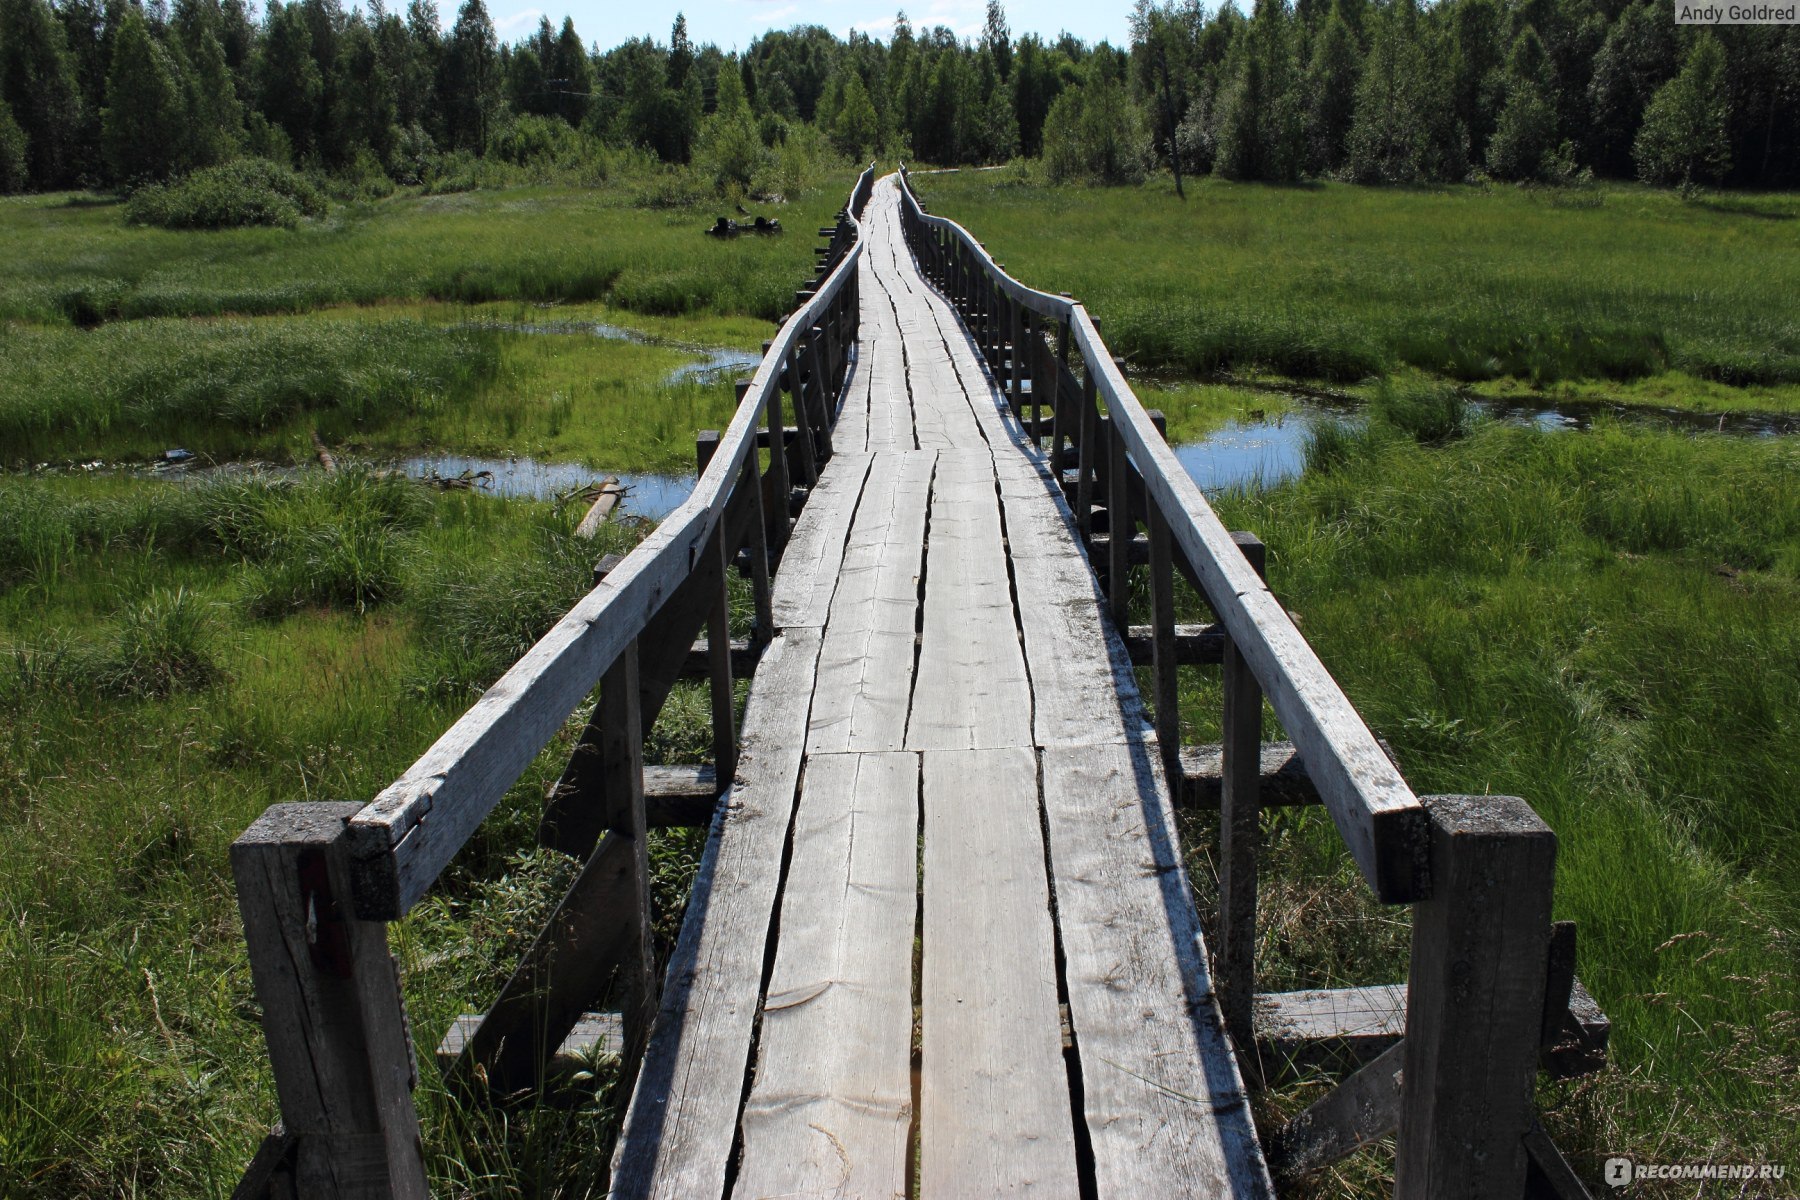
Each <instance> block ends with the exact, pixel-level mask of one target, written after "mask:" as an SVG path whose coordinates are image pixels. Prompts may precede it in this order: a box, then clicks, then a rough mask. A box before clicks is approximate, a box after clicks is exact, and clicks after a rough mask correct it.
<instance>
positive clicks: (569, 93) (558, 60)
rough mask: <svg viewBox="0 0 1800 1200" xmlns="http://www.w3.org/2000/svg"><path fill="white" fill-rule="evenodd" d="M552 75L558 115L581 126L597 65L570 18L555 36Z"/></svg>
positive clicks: (564, 20) (564, 21)
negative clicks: (590, 57)
mask: <svg viewBox="0 0 1800 1200" xmlns="http://www.w3.org/2000/svg"><path fill="white" fill-rule="evenodd" d="M550 74H551V85H552V87H553V88H555V90H556V112H557V115H558V116H560V117H562V119H563V120H565V121H567V122H568V123H569V124H571V125H574V126H577V127H579V126H580V125H581V123H582V120H583V119H584V118H585V117H586V116H587V110H588V101H589V100H590V99H591V96H590V95H589V93H590V92H592V91H593V90H594V65H593V64H592V63H591V62H589V61H588V55H587V49H586V47H584V46H583V45H582V44H581V38H580V36H579V35H578V34H576V32H575V22H574V21H573V20H572V19H570V18H569V17H564V18H563V23H562V29H561V30H560V31H559V32H558V33H557V35H556V46H555V47H554V49H553V50H552V52H551V71H550ZM740 82H741V80H740Z"/></svg>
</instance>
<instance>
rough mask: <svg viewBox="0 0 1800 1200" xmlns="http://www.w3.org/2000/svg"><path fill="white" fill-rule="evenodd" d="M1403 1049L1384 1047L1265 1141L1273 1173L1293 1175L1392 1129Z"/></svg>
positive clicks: (1335, 1158) (1396, 1114)
mask: <svg viewBox="0 0 1800 1200" xmlns="http://www.w3.org/2000/svg"><path fill="white" fill-rule="evenodd" d="M1405 1053H1406V1048H1405V1046H1404V1045H1403V1044H1396V1045H1394V1046H1392V1047H1390V1048H1389V1049H1387V1050H1385V1051H1383V1052H1382V1053H1381V1054H1380V1055H1378V1056H1377V1057H1376V1058H1375V1060H1374V1061H1373V1062H1370V1063H1367V1064H1365V1065H1363V1066H1362V1067H1360V1068H1358V1069H1357V1071H1356V1073H1355V1074H1353V1075H1351V1076H1350V1078H1348V1079H1346V1080H1344V1082H1343V1083H1341V1084H1339V1085H1338V1086H1337V1087H1335V1088H1333V1089H1331V1091H1329V1092H1327V1093H1325V1095H1324V1096H1322V1097H1320V1098H1319V1099H1318V1100H1316V1101H1314V1102H1313V1104H1312V1105H1311V1106H1309V1107H1308V1108H1307V1109H1306V1111H1305V1112H1303V1113H1301V1114H1300V1115H1299V1116H1297V1117H1295V1118H1294V1119H1293V1120H1291V1121H1289V1122H1288V1123H1287V1124H1286V1125H1285V1126H1284V1127H1283V1128H1282V1129H1281V1131H1280V1132H1279V1133H1278V1134H1276V1136H1275V1137H1274V1138H1272V1139H1271V1140H1270V1142H1269V1161H1270V1163H1271V1165H1273V1166H1274V1168H1275V1172H1276V1174H1277V1175H1278V1176H1279V1177H1280V1178H1282V1179H1297V1178H1299V1177H1300V1176H1302V1175H1305V1174H1307V1173H1308V1172H1309V1171H1316V1170H1318V1169H1319V1168H1320V1167H1326V1166H1330V1165H1331V1164H1332V1163H1334V1162H1336V1161H1338V1160H1339V1159H1341V1158H1344V1157H1346V1156H1348V1155H1350V1154H1354V1153H1355V1152H1356V1151H1358V1150H1360V1149H1362V1148H1363V1147H1364V1146H1366V1145H1368V1144H1369V1143H1370V1142H1373V1141H1375V1140H1377V1139H1378V1138H1383V1137H1386V1136H1387V1135H1388V1134H1390V1133H1392V1132H1393V1131H1394V1125H1395V1123H1396V1122H1398V1121H1399V1119H1400V1091H1401V1088H1400V1083H1401V1078H1402V1076H1401V1071H1400V1066H1401V1060H1402V1059H1403V1058H1404V1057H1405Z"/></svg>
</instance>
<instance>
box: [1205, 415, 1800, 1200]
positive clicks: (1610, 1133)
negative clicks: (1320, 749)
mask: <svg viewBox="0 0 1800 1200" xmlns="http://www.w3.org/2000/svg"><path fill="white" fill-rule="evenodd" d="M1403 411H1404V410H1403ZM1322 428H1324V427H1322ZM1331 428H1333V429H1337V428H1338V427H1336V426H1332V427H1331ZM1425 432H1427V431H1425V430H1423V429H1399V428H1395V427H1394V426H1393V425H1392V424H1390V423H1389V422H1387V421H1384V420H1381V419H1379V418H1378V419H1377V420H1376V421H1375V422H1373V424H1372V426H1371V427H1370V429H1369V431H1367V432H1365V433H1354V432H1353V433H1352V434H1351V435H1350V436H1348V437H1347V438H1335V437H1334V438H1329V439H1326V440H1327V441H1329V444H1330V446H1331V450H1330V453H1329V454H1326V455H1317V454H1316V455H1315V456H1314V469H1313V471H1312V472H1311V473H1309V474H1308V475H1307V476H1305V477H1303V478H1302V479H1300V480H1298V481H1296V482H1293V483H1291V484H1288V485H1286V486H1284V487H1281V488H1278V489H1275V490H1272V491H1268V492H1264V493H1260V494H1244V493H1239V494H1232V495H1227V496H1225V497H1222V498H1220V500H1219V501H1218V502H1217V505H1218V508H1219V510H1220V513H1221V516H1222V518H1223V519H1224V520H1225V521H1226V522H1227V523H1228V524H1229V525H1230V527H1232V528H1234V529H1250V530H1253V531H1255V532H1256V533H1257V534H1259V535H1260V536H1261V537H1262V538H1263V540H1264V541H1265V542H1266V543H1267V544H1268V546H1269V562H1270V567H1269V573H1270V579H1271V585H1272V587H1273V588H1274V590H1275V592H1276V594H1277V596H1279V597H1280V598H1281V600H1282V601H1283V603H1284V604H1285V605H1286V607H1287V608H1289V609H1290V610H1291V611H1292V612H1293V613H1294V614H1295V616H1296V619H1297V621H1298V622H1299V625H1300V628H1301V630H1302V632H1303V633H1305V635H1306V636H1307V638H1308V639H1309V641H1311V643H1312V644H1313V646H1314V648H1315V649H1316V650H1317V651H1318V653H1319V655H1320V657H1321V659H1322V660H1323V661H1324V662H1325V663H1326V665H1327V666H1328V667H1329V668H1330V670H1331V671H1332V672H1333V674H1334V675H1335V676H1336V677H1337V678H1338V680H1339V681H1340V683H1341V684H1342V685H1343V687H1344V689H1345V690H1346V692H1347V693H1348V694H1349V696H1350V698H1351V700H1352V702H1353V703H1354V704H1355V705H1356V706H1357V708H1358V711H1359V712H1360V713H1361V714H1362V715H1363V717H1364V718H1365V719H1366V720H1367V721H1368V723H1369V725H1370V726H1371V727H1372V728H1373V729H1374V730H1375V731H1376V733H1377V734H1379V735H1380V736H1382V737H1383V738H1385V739H1386V740H1387V741H1388V742H1389V743H1390V744H1391V745H1392V746H1393V747H1394V749H1395V751H1396V753H1397V755H1398V758H1399V761H1400V764H1401V767H1402V770H1403V772H1404V774H1405V775H1406V778H1407V780H1408V781H1409V782H1410V783H1411V784H1412V785H1413V787H1414V789H1415V790H1416V791H1418V792H1419V793H1421V794H1429V793H1441V792H1475V793H1497V794H1513V795H1519V796H1523V797H1524V798H1525V799H1526V800H1527V801H1529V802H1530V803H1531V805H1532V806H1533V808H1534V809H1536V811H1537V812H1538V813H1539V814H1540V815H1541V816H1543V818H1544V819H1545V820H1546V821H1548V822H1549V823H1550V825H1551V826H1552V827H1553V828H1554V829H1555V830H1556V832H1557V836H1558V840H1559V850H1558V862H1557V899H1556V913H1557V916H1558V917H1561V918H1570V919H1573V920H1575V921H1577V922H1578V924H1579V928H1580V961H1579V972H1580V975H1581V978H1582V979H1583V981H1584V982H1585V983H1586V984H1587V986H1588V987H1589V988H1590V990H1591V991H1592V992H1593V994H1594V995H1595V997H1596V998H1597V999H1598V1000H1599V1002H1600V1004H1601V1006H1602V1007H1603V1008H1604V1009H1605V1010H1606V1011H1607V1013H1608V1014H1609V1015H1610V1016H1611V1017H1612V1020H1613V1022H1614V1025H1613V1037H1612V1050H1611V1058H1612V1065H1611V1066H1610V1067H1609V1068H1608V1070H1607V1072H1606V1073H1605V1074H1603V1075H1602V1076H1600V1077H1598V1078H1597V1079H1594V1080H1589V1081H1586V1082H1584V1083H1581V1084H1579V1085H1546V1087H1545V1090H1544V1094H1543V1096H1542V1100H1543V1103H1544V1105H1545V1107H1546V1110H1547V1112H1548V1116H1547V1118H1546V1119H1547V1121H1548V1122H1549V1123H1550V1125H1551V1128H1552V1130H1553V1132H1555V1133H1556V1135H1557V1137H1558V1140H1559V1141H1560V1142H1561V1144H1562V1145H1563V1146H1564V1148H1565V1149H1566V1150H1568V1151H1569V1152H1571V1153H1572V1154H1574V1155H1575V1156H1576V1157H1577V1159H1578V1161H1579V1162H1581V1163H1582V1164H1583V1165H1585V1166H1586V1167H1587V1168H1588V1169H1589V1170H1590V1171H1592V1172H1593V1173H1594V1174H1595V1175H1597V1173H1598V1162H1599V1160H1600V1159H1601V1158H1603V1157H1604V1156H1605V1155H1606V1154H1607V1153H1608V1152H1613V1151H1619V1150H1623V1149H1630V1150H1633V1151H1635V1152H1637V1153H1639V1154H1640V1156H1641V1157H1645V1158H1655V1159H1658V1160H1669V1161H1677V1160H1684V1159H1705V1158H1714V1159H1733V1160H1744V1159H1748V1160H1750V1161H1772V1162H1784V1161H1792V1160H1793V1158H1794V1156H1795V1154H1796V1152H1800V1142H1796V1140H1795V1135H1794V1130H1795V1129H1796V1128H1800V1125H1797V1124H1796V1122H1795V1114H1796V1113H1800V1087H1797V1086H1796V1082H1795V1081H1796V1078H1800V1076H1796V1073H1795V1045H1796V1040H1795V1037H1796V1027H1795V1021H1794V1018H1793V1016H1792V1014H1793V1012H1794V1011H1795V1009H1796V1007H1797V1006H1800V991H1797V990H1796V977H1795V975H1794V971H1793V967H1794V962H1795V958H1794V955H1795V950H1796V942H1795V934H1796V928H1797V926H1800V869H1797V868H1796V863H1800V813H1797V811H1796V808H1795V804H1794V796H1795V789H1796V786H1797V785H1800V738H1796V737H1795V735H1794V734H1795V730H1796V728H1800V673H1797V672H1796V670H1795V667H1796V664H1800V499H1797V497H1800V490H1797V489H1796V487H1795V484H1796V482H1797V481H1800V455H1797V453H1796V450H1795V449H1794V447H1793V446H1792V445H1790V444H1788V443H1787V442H1785V441H1776V440H1770V441H1755V440H1748V441H1747V440H1743V439H1732V438H1727V437H1719V436H1710V435H1708V436H1700V437H1693V436H1689V435H1681V434H1673V433H1661V432H1650V431H1645V430H1634V429H1631V428H1629V427H1618V426H1607V425H1603V426H1602V427H1601V428H1599V429H1597V430H1596V431H1594V432H1591V433H1586V434H1569V433H1549V432H1538V431H1535V430H1530V429H1522V428H1517V427H1511V426H1506V425H1501V424H1497V423H1488V424H1477V425H1476V426H1474V427H1473V428H1472V429H1471V430H1470V431H1469V432H1468V433H1467V434H1466V436H1463V437H1460V438H1452V439H1450V440H1448V441H1445V442H1443V443H1442V444H1441V445H1437V446H1429V445H1425V444H1422V441H1421V435H1422V434H1423V433H1425ZM1423 440H1425V441H1430V440H1433V439H1431V438H1429V437H1426V438H1424V439H1423ZM1322 444H1323V443H1322ZM1190 611H1197V610H1190ZM1218 703H1219V694H1218V691H1217V686H1216V684H1215V683H1212V682H1210V681H1208V682H1204V683H1198V684H1195V685H1191V686H1190V690H1189V691H1188V692H1187V694H1186V695H1185V696H1184V708H1185V711H1186V716H1187V719H1188V721H1189V725H1190V729H1189V733H1188V737H1189V738H1190V739H1191V740H1199V741H1207V740H1216V739H1217V736H1218V717H1217V714H1218ZM1201 832H1203V831H1201ZM1267 839H1268V847H1269V852H1268V857H1267V859H1266V861H1265V864H1264V871H1265V887H1264V893H1263V901H1264V910H1263V927H1262V928H1263V936H1262V938H1261V941H1260V943H1259V950H1258V953H1259V983H1260V984H1261V985H1262V986H1265V987H1268V988H1273V989H1281V988H1295V987H1316V986H1345V985H1351V984H1368V983H1378V982H1391V981H1395V980H1398V979H1401V978H1404V971H1405V964H1406V950H1407V943H1406V935H1405V925H1404V921H1403V920H1399V921H1397V920H1396V918H1400V917H1403V914H1402V913H1392V912H1386V911H1384V910H1380V909H1378V908H1377V907H1375V906H1373V905H1372V904H1370V903H1369V902H1368V901H1367V900H1366V899H1365V898H1364V897H1366V891H1367V889H1366V887H1365V886H1364V885H1363V884H1362V883H1361V882H1360V880H1359V878H1358V877H1357V875H1356V872H1355V870H1354V867H1353V866H1352V865H1351V864H1350V862H1349V860H1348V856H1347V855H1346V854H1345V853H1344V851H1343V848H1342V842H1341V840H1340V839H1339V837H1338V835H1337V834H1336V832H1335V830H1334V829H1333V828H1332V827H1331V823H1330V820H1329V818H1328V817H1327V816H1326V815H1325V814H1324V813H1323V812H1322V811H1318V810H1309V811H1303V812H1293V811H1290V812H1283V813H1280V814H1274V815H1271V817H1270V818H1269V823H1268V827H1267ZM1206 844H1207V842H1206V840H1205V838H1204V837H1202V838H1201V839H1199V841H1198V845H1199V846H1200V847H1202V849H1201V850H1200V857H1199V858H1198V859H1197V860H1196V877H1197V878H1198V879H1200V880H1202V888H1201V891H1202V893H1205V891H1206V886H1205V881H1207V880H1209V879H1210V873H1209V870H1210V869H1209V867H1208V865H1207V864H1208V862H1209V858H1208V856H1207V854H1206V853H1205V851H1204V849H1203V847H1204V846H1205V845H1206ZM1203 906H1204V897H1203ZM1318 1094H1319V1091H1318V1089H1317V1087H1316V1086H1315V1085H1302V1086H1300V1087H1299V1088H1298V1089H1297V1090H1295V1091H1292V1092H1289V1093H1286V1094H1285V1095H1284V1096H1278V1097H1276V1098H1275V1099H1274V1100H1273V1101H1272V1103H1273V1104H1274V1106H1275V1108H1276V1109H1278V1110H1280V1111H1285V1112H1289V1113H1291V1112H1292V1111H1294V1110H1295V1109H1297V1108H1298V1107H1303V1106H1304V1103H1305V1102H1306V1101H1308V1100H1310V1099H1313V1098H1316V1097H1317V1095H1318ZM1386 1169H1390V1168H1384V1167H1382V1166H1381V1165H1380V1162H1379V1159H1378V1156H1377V1159H1376V1160H1373V1161H1372V1163H1365V1164H1364V1165H1363V1166H1362V1167H1354V1168H1347V1169H1346V1171H1345V1172H1344V1173H1342V1174H1341V1175H1339V1176H1336V1177H1335V1178H1337V1179H1338V1184H1334V1185H1332V1186H1327V1187H1324V1189H1323V1190H1322V1191H1321V1192H1320V1193H1319V1194H1322V1195H1348V1194H1360V1192H1361V1191H1362V1190H1364V1189H1367V1188H1369V1187H1372V1186H1375V1185H1374V1184H1373V1183H1371V1180H1379V1179H1380V1177H1381V1173H1382V1171H1383V1170H1386ZM1327 1182H1329V1181H1327ZM1333 1187H1336V1188H1337V1189H1338V1190H1335V1191H1334V1190H1333Z"/></svg>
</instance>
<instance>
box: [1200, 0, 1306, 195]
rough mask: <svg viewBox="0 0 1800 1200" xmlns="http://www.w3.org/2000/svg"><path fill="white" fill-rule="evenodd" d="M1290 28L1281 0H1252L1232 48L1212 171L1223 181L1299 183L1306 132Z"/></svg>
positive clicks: (1288, 18) (1289, 20) (1221, 95)
mask: <svg viewBox="0 0 1800 1200" xmlns="http://www.w3.org/2000/svg"><path fill="white" fill-rule="evenodd" d="M1291 24H1292V21H1291V18H1290V16H1289V14H1288V10H1287V6H1286V4H1285V3H1284V2H1283V0H1257V3H1256V13H1255V15H1254V16H1252V17H1251V19H1250V24H1249V25H1248V26H1247V27H1246V29H1245V31H1244V36H1243V37H1242V38H1240V39H1239V40H1238V43H1237V45H1235V46H1233V47H1232V53H1231V57H1230V59H1229V60H1228V64H1227V69H1226V83H1225V87H1224V90H1223V91H1222V93H1221V94H1220V97H1219V118H1218V160H1217V162H1216V163H1215V165H1214V168H1213V169H1214V170H1216V171H1218V172H1219V174H1221V175H1223V176H1225V177H1226V178H1227V179H1265V180H1272V181H1276V182H1287V181H1291V180H1293V179H1297V178H1299V175H1300V168H1301V164H1302V159H1303V155H1304V151H1305V143H1304V136H1305V133H1304V127H1303V126H1302V123H1301V112H1300V102H1299V96H1298V94H1297V88H1296V79H1295V74H1296V73H1295V69H1294V50H1293V37H1292V31H1291V28H1290V27H1291Z"/></svg>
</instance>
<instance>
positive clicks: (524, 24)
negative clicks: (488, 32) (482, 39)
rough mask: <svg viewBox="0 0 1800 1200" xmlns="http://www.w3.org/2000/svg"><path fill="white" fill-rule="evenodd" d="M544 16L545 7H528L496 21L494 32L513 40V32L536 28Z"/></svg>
mask: <svg viewBox="0 0 1800 1200" xmlns="http://www.w3.org/2000/svg"><path fill="white" fill-rule="evenodd" d="M543 17H544V10H543V9H541V8H527V9H525V10H523V11H522V12H516V13H514V14H513V15H512V16H510V17H501V18H500V19H499V20H497V21H495V22H494V32H495V33H497V34H499V35H500V37H501V38H503V39H505V40H508V41H510V40H512V39H511V35H513V34H517V33H523V32H525V31H526V30H530V29H536V28H537V23H538V22H539V21H540V20H542V19H543Z"/></svg>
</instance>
